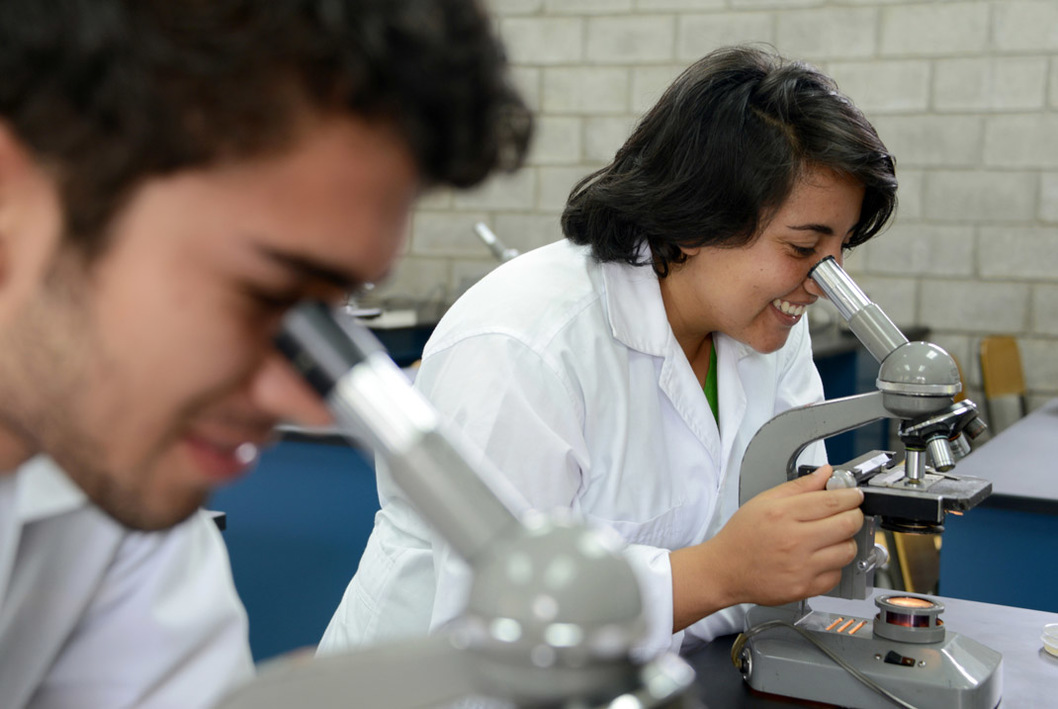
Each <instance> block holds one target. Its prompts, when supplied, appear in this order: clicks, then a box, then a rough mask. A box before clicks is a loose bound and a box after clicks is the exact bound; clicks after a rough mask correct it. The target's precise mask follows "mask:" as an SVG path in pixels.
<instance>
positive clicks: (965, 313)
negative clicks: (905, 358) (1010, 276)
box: [919, 278, 1029, 333]
mask: <svg viewBox="0 0 1058 709" xmlns="http://www.w3.org/2000/svg"><path fill="white" fill-rule="evenodd" d="M919 295H920V297H921V303H920V304H919V305H920V307H919V316H920V317H919V320H920V322H921V323H922V324H923V325H927V326H929V327H931V328H934V329H936V330H938V331H946V330H962V331H975V332H980V333H1004V332H1023V331H1024V330H1025V328H1026V326H1027V325H1028V313H1029V286H1027V285H1024V284H1016V283H991V282H983V281H976V282H975V281H955V280H953V281H948V280H941V279H939V278H928V279H923V280H922V282H921V291H920V294H919Z"/></svg>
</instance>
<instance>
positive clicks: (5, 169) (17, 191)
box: [0, 119, 62, 296]
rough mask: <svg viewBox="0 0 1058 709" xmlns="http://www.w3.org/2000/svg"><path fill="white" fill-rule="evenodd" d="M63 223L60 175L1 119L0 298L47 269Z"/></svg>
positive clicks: (26, 283)
mask: <svg viewBox="0 0 1058 709" xmlns="http://www.w3.org/2000/svg"><path fill="white" fill-rule="evenodd" d="M61 227H62V209H61V201H60V199H59V193H58V188H57V185H56V182H55V179H54V178H53V177H52V176H51V175H50V174H49V173H48V171H47V170H45V169H44V168H43V166H42V165H41V164H40V162H39V161H38V160H37V159H36V157H35V156H34V155H33V152H32V151H31V150H30V149H29V148H28V146H26V144H25V143H23V142H22V140H21V139H20V138H19V137H18V135H17V133H16V132H15V131H14V130H13V129H12V127H11V125H10V124H9V123H8V122H7V121H5V120H2V119H0V296H4V295H6V294H7V292H8V291H10V290H11V289H12V288H14V289H15V290H19V284H21V285H23V286H25V285H28V284H29V282H31V281H33V280H35V279H36V277H37V276H39V275H40V274H41V273H42V272H43V270H44V268H45V267H46V266H47V264H48V263H49V262H50V260H51V258H52V256H53V254H54V251H55V247H56V246H57V243H58V239H59V236H60V234H61Z"/></svg>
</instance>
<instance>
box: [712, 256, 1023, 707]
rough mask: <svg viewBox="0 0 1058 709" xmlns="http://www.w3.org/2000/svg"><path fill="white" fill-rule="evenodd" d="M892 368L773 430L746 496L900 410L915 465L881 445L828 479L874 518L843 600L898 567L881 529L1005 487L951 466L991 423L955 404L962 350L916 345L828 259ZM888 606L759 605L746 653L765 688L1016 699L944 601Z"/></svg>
mask: <svg viewBox="0 0 1058 709" xmlns="http://www.w3.org/2000/svg"><path fill="white" fill-rule="evenodd" d="M810 276H811V278H812V279H813V280H814V281H815V282H816V283H817V284H818V285H819V286H820V288H821V289H822V290H823V291H824V292H825V293H826V295H827V297H828V298H829V299H830V301H831V302H832V303H833V304H834V305H835V306H836V307H837V309H838V312H839V313H840V314H841V316H842V317H843V318H844V319H845V320H846V321H847V322H848V324H849V327H850V329H851V330H852V332H853V334H855V335H856V337H857V338H859V340H860V341H861V342H862V343H863V344H864V346H865V347H866V348H867V350H868V351H869V352H870V353H871V355H873V356H874V358H875V359H876V360H878V362H879V363H880V365H881V366H880V369H879V372H878V379H877V383H876V384H877V387H878V389H877V391H873V392H870V393H867V394H860V395H857V396H850V397H846V398H842V399H833V400H829V401H824V402H821V403H819V404H816V405H812V406H806V407H802V408H798V409H792V410H790V411H787V412H784V413H782V414H779V415H778V416H776V417H775V418H773V419H772V420H771V421H769V422H768V423H766V424H765V425H764V426H763V427H761V429H760V431H759V432H758V433H757V434H756V436H755V437H754V438H753V439H752V441H751V442H750V445H749V447H748V448H747V450H746V454H745V457H744V458H743V461H742V469H741V487H740V493H739V494H740V502H742V503H744V502H746V501H747V500H749V499H750V498H752V497H753V496H754V495H756V494H757V493H759V492H762V491H764V490H766V489H768V488H770V487H772V486H774V485H777V484H779V483H781V482H783V481H784V480H786V479H792V478H794V477H796V476H797V475H798V474H799V472H800V471H799V470H798V469H797V464H796V460H797V458H798V456H799V455H800V453H801V452H802V451H803V450H804V449H805V447H807V446H808V444H809V443H811V442H813V441H816V440H821V439H824V438H827V437H829V436H833V435H836V434H838V433H842V432H844V431H849V430H852V429H854V428H858V427H860V426H863V425H865V424H868V423H871V422H873V421H877V420H879V419H883V418H889V419H897V420H899V421H900V424H899V431H898V434H899V437H900V440H901V442H902V443H903V444H904V447H905V449H906V456H905V458H904V460H903V461H899V462H898V461H896V460H894V455H893V453H891V452H888V451H872V452H870V453H866V454H864V455H862V456H860V457H858V458H856V459H855V460H852V461H849V462H848V463H845V464H843V465H835V466H834V473H833V475H832V476H831V478H830V480H829V481H828V483H827V487H828V488H834V487H852V486H858V487H860V488H861V489H862V490H863V493H864V501H863V504H862V506H861V509H862V510H863V513H864V516H865V522H864V525H863V528H862V529H861V530H860V532H859V534H858V535H857V539H856V542H857V547H858V553H857V558H856V559H855V560H854V561H853V562H852V563H851V564H850V565H849V566H847V567H846V568H845V569H844V570H843V572H842V578H841V583H840V584H839V585H838V586H837V587H836V588H835V589H833V590H832V591H831V592H830V594H828V595H831V596H837V597H840V598H847V599H866V598H867V597H868V595H869V594H870V592H871V591H872V590H873V589H872V585H873V577H874V570H875V568H876V567H878V566H880V565H881V564H882V563H884V562H885V550H884V549H882V548H876V547H875V544H874V530H875V525H876V524H881V525H882V526H883V527H885V528H887V529H891V530H894V531H901V532H912V533H936V532H940V531H941V530H943V523H944V518H945V515H946V514H947V513H948V512H961V511H963V510H967V509H969V508H971V507H973V506H975V505H976V504H977V503H979V502H980V501H981V500H983V499H984V498H985V497H987V496H988V494H989V493H990V492H991V489H992V485H991V483H990V482H988V481H986V480H982V479H979V478H971V477H957V476H955V475H952V474H951V472H950V471H951V470H952V469H953V468H954V467H955V461H956V459H958V458H960V457H962V456H963V455H965V454H966V453H968V452H969V450H970V445H969V442H968V441H967V437H969V438H971V439H972V438H976V437H977V436H978V435H980V433H982V432H983V431H984V428H985V427H984V424H983V423H982V422H981V421H980V419H978V417H977V407H976V406H975V405H974V404H973V403H972V402H970V401H968V400H963V401H961V402H958V403H955V402H954V401H953V397H954V395H955V394H957V393H958V392H959V391H960V389H961V387H962V384H961V381H960V377H959V370H958V367H957V365H956V364H955V362H954V360H953V359H952V358H951V356H950V355H949V354H948V353H947V352H945V351H944V350H943V349H941V348H940V347H937V346H936V345H933V344H930V343H926V342H908V341H907V338H906V337H904V335H903V334H902V333H901V332H900V330H899V329H898V328H897V327H896V326H895V325H893V323H892V321H890V320H889V318H888V317H887V316H886V315H885V313H884V312H882V310H881V308H879V307H878V305H877V304H875V303H872V302H871V301H870V300H869V299H868V298H867V296H866V295H865V294H864V293H863V291H862V290H860V288H859V287H858V286H857V285H856V283H855V282H853V280H852V279H851V278H850V277H849V275H848V274H847V273H845V271H844V270H842V268H841V267H840V266H839V265H838V264H837V262H836V261H834V259H833V258H831V257H828V258H827V259H824V260H823V261H821V262H820V263H819V264H817V265H816V266H815V267H814V268H813V270H812V271H811V272H810ZM874 605H875V606H876V607H877V608H876V609H872V610H876V614H875V615H873V616H871V617H868V616H864V617H856V616H849V615H845V616H841V615H838V614H835V613H825V612H819V611H814V610H812V609H811V608H810V607H809V606H808V603H807V602H806V601H801V602H799V603H793V604H788V605H785V606H779V607H763V606H754V607H752V608H751V609H750V611H749V612H748V614H747V620H746V632H745V633H743V634H742V635H741V636H739V639H738V640H737V641H736V643H735V645H734V647H733V648H732V655H731V657H732V660H733V662H734V663H735V666H736V668H738V670H739V671H740V672H741V673H742V676H743V678H744V679H745V681H746V682H747V683H748V684H749V685H750V686H751V687H752V688H754V689H756V690H759V691H763V692H768V693H771V694H778V695H782V696H788V697H797V698H801V699H807V700H811V701H817V702H826V703H828V704H834V705H837V706H843V707H856V708H857V709H874V708H876V707H878V708H888V707H894V706H900V707H921V708H923V709H926V708H928V709H948V708H952V709H955V708H958V709H993V708H994V707H995V706H997V705H998V704H999V701H1000V698H1001V695H1002V669H1001V668H1002V656H1001V655H1000V654H999V653H998V652H996V651H994V650H992V649H990V648H988V647H985V646H984V645H981V644H980V643H977V642H975V641H974V640H972V639H970V638H968V637H965V636H962V635H958V634H957V633H954V632H952V631H950V630H948V629H947V628H946V627H945V626H944V623H943V621H942V620H941V619H940V613H941V612H942V611H943V606H942V605H941V603H940V602H938V601H936V600H934V599H930V598H928V597H924V596H917V595H912V594H906V593H892V594H883V595H877V596H876V597H875V599H874Z"/></svg>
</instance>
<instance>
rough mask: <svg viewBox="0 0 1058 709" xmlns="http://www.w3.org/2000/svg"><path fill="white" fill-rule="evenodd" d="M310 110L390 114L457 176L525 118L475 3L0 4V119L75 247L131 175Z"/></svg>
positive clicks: (244, 153) (267, 145) (478, 169)
mask: <svg viewBox="0 0 1058 709" xmlns="http://www.w3.org/2000/svg"><path fill="white" fill-rule="evenodd" d="M312 111H317V112H321V113H337V114H341V113H345V114H349V115H356V116H359V117H362V118H367V119H380V120H384V121H388V122H390V123H392V124H393V125H394V126H395V127H396V128H397V130H398V131H400V133H401V134H402V135H403V137H404V138H405V139H406V141H407V143H408V144H409V146H410V147H411V150H412V152H413V154H414V156H415V158H416V160H417V162H418V166H419V169H420V172H421V174H422V177H423V178H424V180H425V181H426V182H427V183H430V184H450V185H453V186H460V187H462V186H469V185H473V184H476V183H478V182H480V181H481V180H483V179H484V178H485V177H486V176H487V175H488V174H489V173H490V172H491V171H493V170H494V169H508V170H511V169H515V168H516V167H518V166H519V165H520V164H521V161H522V159H523V157H524V155H525V151H526V146H527V143H528V139H529V134H530V129H531V120H530V115H529V111H528V109H527V108H526V106H525V104H524V103H523V102H522V100H521V98H520V97H519V96H518V94H517V93H516V92H515V91H514V89H513V88H512V86H511V84H510V82H509V79H508V76H507V64H506V59H505V56H504V53H503V50H502V47H501V45H500V44H499V42H498V40H497V39H496V38H495V36H494V34H493V32H492V30H491V26H490V23H489V19H488V18H487V16H486V15H485V14H484V12H483V11H482V9H481V8H480V7H479V5H478V3H477V2H476V0H47V1H42V0H3V2H0V121H2V122H3V123H5V124H6V125H7V126H8V128H9V129H10V130H12V131H13V133H14V134H15V135H16V136H17V137H18V139H19V140H21V141H22V142H23V143H24V144H25V145H26V146H27V147H28V149H29V150H31V151H32V152H33V153H34V154H35V157H36V158H37V159H38V160H39V161H40V162H41V164H42V165H44V166H46V167H47V168H48V169H50V170H51V172H52V174H53V175H54V176H55V177H56V179H57V181H58V185H59V189H60V192H61V196H62V200H63V205H64V211H65V218H66V222H67V238H68V239H69V240H70V241H71V243H74V244H77V245H78V246H80V247H81V248H82V249H83V250H84V252H85V253H86V254H89V255H92V254H95V253H98V252H99V251H101V250H102V248H103V247H104V245H105V244H104V242H105V232H106V226H107V225H108V223H109V221H110V220H111V219H112V218H113V216H114V215H115V213H116V212H117V211H118V210H119V209H120V207H121V206H122V204H123V202H124V201H125V200H126V199H127V198H128V197H129V195H130V193H131V191H132V190H133V189H134V188H135V186H136V185H137V184H139V183H140V182H141V181H142V180H143V179H145V178H147V177H150V176H159V175H164V174H167V173H172V172H175V171H178V170H181V169H185V168H190V167H202V166H207V165H210V164H213V163H218V162H221V161H224V160H231V159H238V158H246V157H252V156H255V155H260V154H265V153H269V152H273V151H279V150H282V148H283V147H284V146H285V145H287V144H289V142H290V141H291V140H292V139H293V138H294V136H295V134H296V130H297V126H298V123H299V121H300V120H302V119H303V118H304V117H305V115H306V114H307V113H311V112H312Z"/></svg>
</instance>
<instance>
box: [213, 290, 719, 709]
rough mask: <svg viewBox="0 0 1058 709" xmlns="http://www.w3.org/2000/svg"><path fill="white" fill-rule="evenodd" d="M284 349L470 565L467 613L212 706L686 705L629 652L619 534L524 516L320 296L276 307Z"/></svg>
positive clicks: (291, 661)
mask: <svg viewBox="0 0 1058 709" xmlns="http://www.w3.org/2000/svg"><path fill="white" fill-rule="evenodd" d="M277 345H278V347H279V349H280V350H281V351H282V352H283V353H284V354H285V355H286V356H287V357H288V359H289V360H290V361H291V363H292V364H293V365H294V366H295V368H296V369H298V371H299V372H300V373H301V374H302V375H303V376H304V377H305V378H306V380H307V381H308V382H309V383H310V384H311V385H312V386H313V388H315V390H316V391H317V392H318V393H319V394H320V395H322V396H323V397H324V398H325V399H326V400H327V402H328V404H329V406H330V408H331V411H332V412H333V413H334V415H335V418H336V419H337V422H338V425H339V427H340V428H341V429H342V430H343V431H344V432H346V433H348V434H349V435H350V437H351V438H353V439H354V440H356V441H358V442H360V443H364V444H367V445H369V446H370V447H371V448H372V449H373V450H374V451H375V453H376V454H377V455H380V456H382V457H384V459H385V460H386V463H387V464H388V466H389V468H390V470H391V472H392V474H393V478H394V481H395V482H396V483H397V484H398V485H400V487H401V489H403V490H404V492H405V493H406V494H407V496H408V498H409V500H411V502H412V504H414V505H415V506H416V508H417V509H418V510H419V512H420V513H421V514H422V516H423V517H424V518H425V519H426V520H427V521H428V522H429V523H430V524H431V525H432V526H433V528H434V529H435V530H436V531H437V532H438V533H439V534H441V536H442V537H444V538H445V539H446V540H448V542H449V543H451V545H452V547H453V548H454V549H455V550H456V551H457V552H458V553H459V554H460V555H461V556H462V558H463V559H464V560H465V561H466V562H467V564H468V565H469V567H470V568H471V571H472V573H473V585H472V588H471V592H470V598H469V600H468V603H467V607H466V610H465V611H464V613H463V615H462V616H461V617H459V618H458V619H456V620H455V621H453V622H452V623H451V624H450V625H448V626H447V627H446V628H445V629H444V630H442V631H440V632H438V633H436V634H434V635H431V636H430V637H427V638H423V639H416V640H411V641H408V642H400V643H394V644H390V645H380V646H376V647H372V648H369V649H366V650H363V651H360V652H353V653H349V654H347V655H335V656H329V657H320V658H314V659H311V660H309V659H307V658H304V657H302V658H298V657H286V658H283V659H281V660H278V661H275V662H273V663H272V666H270V667H263V668H262V671H261V672H260V674H259V676H258V678H257V679H256V680H254V681H252V682H251V683H249V684H248V685H246V686H245V687H243V688H241V689H239V690H237V691H235V692H234V693H233V694H231V695H230V696H229V697H227V698H226V699H225V700H224V701H223V702H222V703H221V704H220V705H219V709H290V708H291V707H302V708H304V709H325V708H328V709H329V708H332V707H333V708H335V709H337V708H339V707H341V708H343V709H344V708H345V707H359V708H362V709H413V708H416V707H434V706H442V705H445V704H448V703H450V702H452V701H455V700H457V699H460V698H463V697H471V696H478V697H490V698H495V699H501V700H506V701H507V702H509V703H513V704H515V705H517V706H519V707H566V708H568V709H591V708H596V709H602V708H604V707H606V708H608V709H694V708H695V707H700V706H701V704H700V703H699V702H698V701H697V699H696V698H695V696H694V671H693V670H692V669H691V667H690V666H689V665H688V664H687V663H686V662H684V661H683V660H682V659H680V658H679V657H677V656H675V655H665V656H662V657H660V658H657V659H655V660H653V661H650V662H646V663H640V662H636V661H634V660H633V659H632V657H631V653H630V651H631V648H632V647H633V645H634V643H635V642H636V640H637V639H638V638H639V637H640V635H641V633H642V632H643V631H644V627H645V626H644V619H643V615H642V600H641V597H640V593H639V585H638V583H637V581H636V578H635V576H634V574H633V572H632V569H631V567H630V566H629V564H628V562H627V561H626V560H625V558H624V557H623V556H621V554H620V547H621V541H620V540H619V539H617V538H616V537H613V536H609V535H606V534H604V533H602V532H599V531H595V530H591V529H588V528H585V527H583V526H580V525H578V524H576V523H574V522H573V521H571V520H565V519H561V518H554V517H544V516H538V517H531V518H527V519H519V518H518V517H516V516H515V515H514V514H512V513H511V511H510V509H509V508H508V507H507V506H505V505H504V504H503V503H502V502H501V495H497V494H496V492H495V491H494V489H493V487H490V485H489V484H487V483H486V479H487V476H486V475H483V474H482V471H480V470H478V469H476V468H475V467H474V466H473V465H472V464H471V463H470V462H469V461H470V460H472V459H473V458H472V457H470V456H467V455H466V454H464V453H463V451H462V450H461V449H460V447H459V445H458V443H457V440H456V438H455V436H454V435H453V434H452V433H451V432H446V431H445V429H444V426H443V423H442V421H441V420H440V417H439V416H438V414H437V412H436V411H435V410H434V409H433V407H432V406H431V405H430V404H429V402H427V401H426V399H425V398H423V396H422V395H421V394H419V392H418V391H416V390H415V389H412V387H411V386H410V385H409V383H408V380H407V377H406V376H405V375H404V373H403V372H402V371H401V370H400V369H399V368H398V367H397V366H396V365H395V364H394V363H393V360H391V359H390V358H389V356H388V355H387V354H386V352H385V351H384V349H383V348H382V346H381V344H380V343H379V342H378V341H377V340H376V339H375V338H374V335H372V334H371V333H370V331H368V330H367V329H366V328H365V327H363V326H362V325H360V324H358V323H356V322H355V321H353V320H352V319H348V318H346V319H343V318H341V316H340V314H339V313H336V312H334V311H332V310H331V309H330V308H328V307H327V306H324V305H321V304H308V305H304V306H302V307H300V308H298V309H296V310H295V311H294V312H292V313H291V314H290V315H289V316H288V317H287V318H286V320H285V322H284V327H283V332H282V334H281V336H280V337H279V339H278V341H277Z"/></svg>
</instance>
